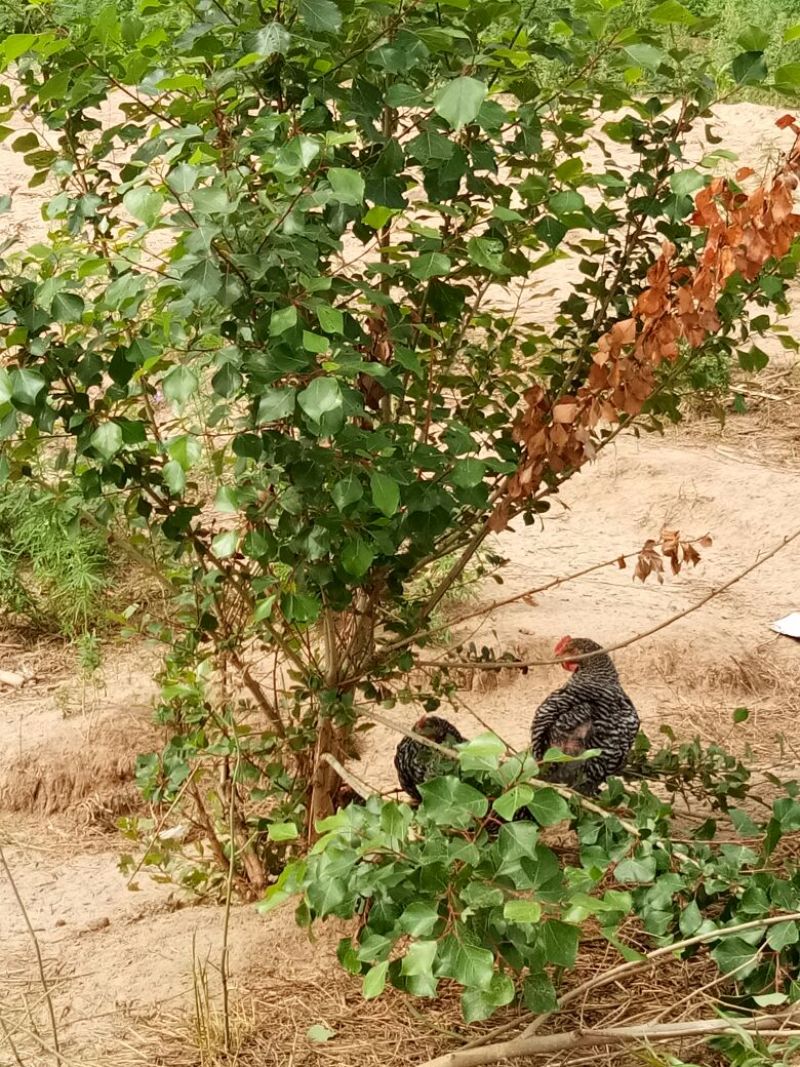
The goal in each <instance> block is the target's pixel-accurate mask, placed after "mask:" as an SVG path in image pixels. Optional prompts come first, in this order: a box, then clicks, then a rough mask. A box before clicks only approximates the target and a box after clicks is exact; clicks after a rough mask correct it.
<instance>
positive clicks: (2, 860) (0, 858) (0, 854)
mask: <svg viewBox="0 0 800 1067" xmlns="http://www.w3.org/2000/svg"><path fill="white" fill-rule="evenodd" d="M0 866H2V868H3V870H4V871H5V873H6V877H7V878H8V881H9V884H10V886H11V892H12V893H13V894H14V899H15V900H16V902H17V904H18V905H19V910H20V911H21V912H22V917H23V919H24V920H25V925H26V926H27V928H28V933H29V934H30V935H31V941H33V948H34V951H35V952H36V965H37V967H38V969H39V981H40V982H41V984H42V989H43V991H44V996H45V1000H46V1001H47V1012H48V1014H49V1016H50V1029H51V1032H52V1034H53V1051H54V1052H55V1055H56V1058H57V1060H60V1059H61V1050H60V1048H59V1044H58V1027H57V1026H56V1013H55V1009H54V1007H53V998H52V997H51V996H50V986H49V985H48V983H47V976H46V974H45V973H44V960H43V959H42V950H41V949H40V947H39V939H38V937H37V936H36V931H35V930H34V929H33V925H32V923H31V920H30V917H29V915H28V909H27V908H26V907H25V902H24V901H23V899H22V897H21V896H20V893H19V890H18V889H17V883H16V882H15V881H14V876H13V875H12V873H11V868H10V867H9V865H8V862H7V860H6V856H5V852H4V851H3V846H2V845H0Z"/></svg>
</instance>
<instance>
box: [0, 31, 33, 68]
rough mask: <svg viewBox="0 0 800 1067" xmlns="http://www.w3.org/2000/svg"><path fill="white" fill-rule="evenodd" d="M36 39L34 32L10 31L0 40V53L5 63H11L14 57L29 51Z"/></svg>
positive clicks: (16, 57) (17, 57)
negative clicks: (8, 34) (9, 33)
mask: <svg viewBox="0 0 800 1067" xmlns="http://www.w3.org/2000/svg"><path fill="white" fill-rule="evenodd" d="M38 39H39V38H38V36H37V35H36V34H35V33H12V34H11V35H10V36H9V37H6V38H5V39H4V40H3V41H0V55H1V56H2V57H3V59H4V60H5V61H6V63H13V62H14V60H15V59H19V57H20V56H24V55H25V53H26V52H28V51H30V49H31V48H32V47H33V45H35V44H36V42H37V40H38Z"/></svg>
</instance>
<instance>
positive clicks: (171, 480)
mask: <svg viewBox="0 0 800 1067" xmlns="http://www.w3.org/2000/svg"><path fill="white" fill-rule="evenodd" d="M161 477H162V478H163V479H164V484H165V485H166V486H167V488H168V489H169V491H170V492H171V493H174V494H175V496H180V495H181V493H182V492H183V491H184V489H185V488H186V474H185V472H184V469H183V467H182V466H181V465H180V463H177V462H176V461H175V460H174V459H171V460H170V461H169V463H165V464H164V467H163V469H162V471H161Z"/></svg>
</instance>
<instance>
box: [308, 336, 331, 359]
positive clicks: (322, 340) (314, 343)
mask: <svg viewBox="0 0 800 1067" xmlns="http://www.w3.org/2000/svg"><path fill="white" fill-rule="evenodd" d="M330 346H331V343H330V341H329V340H328V338H327V337H323V335H322V334H321V333H312V331H311V330H303V348H304V349H305V350H306V352H313V353H314V354H315V355H319V354H320V353H322V352H327V351H328V349H329V348H330Z"/></svg>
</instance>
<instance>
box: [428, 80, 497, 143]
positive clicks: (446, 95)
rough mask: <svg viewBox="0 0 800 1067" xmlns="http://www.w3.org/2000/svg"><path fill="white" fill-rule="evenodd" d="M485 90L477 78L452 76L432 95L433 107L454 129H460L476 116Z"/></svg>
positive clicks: (484, 86)
mask: <svg viewBox="0 0 800 1067" xmlns="http://www.w3.org/2000/svg"><path fill="white" fill-rule="evenodd" d="M487 92H488V90H487V88H486V85H485V84H484V83H483V82H481V81H478V80H477V78H454V79H453V81H451V82H448V83H447V85H445V86H444V87H443V88H442V89H440V90H439V92H438V93H437V94H436V95H435V96H434V98H433V109H434V111H435V112H436V114H437V115H441V117H442V118H443V119H444V120H445V122H447V123H448V124H449V125H450V126H452V127H453V129H454V130H460V129H461V127H462V126H464V125H466V124H467V123H468V122H472V121H473V120H474V119H475V118H477V115H478V112H479V111H480V109H481V104H482V103H483V101H484V100H485V99H486V94H487Z"/></svg>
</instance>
